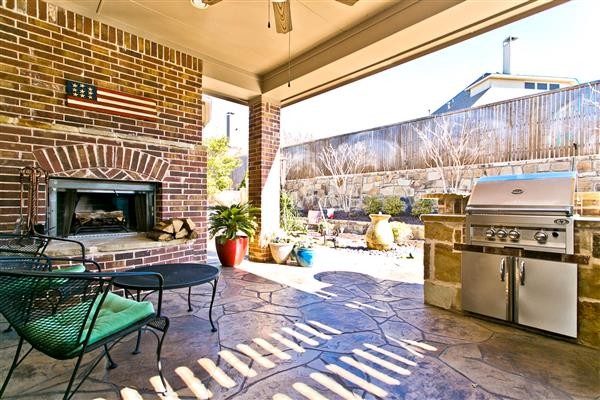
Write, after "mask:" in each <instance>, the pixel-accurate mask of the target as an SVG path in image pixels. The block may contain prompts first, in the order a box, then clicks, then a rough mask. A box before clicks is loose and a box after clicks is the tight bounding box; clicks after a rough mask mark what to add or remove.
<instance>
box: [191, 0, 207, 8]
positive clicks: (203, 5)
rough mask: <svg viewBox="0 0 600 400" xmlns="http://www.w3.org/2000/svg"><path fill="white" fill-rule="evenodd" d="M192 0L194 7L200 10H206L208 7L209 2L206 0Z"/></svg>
mask: <svg viewBox="0 0 600 400" xmlns="http://www.w3.org/2000/svg"><path fill="white" fill-rule="evenodd" d="M190 2H191V3H192V5H193V6H194V7H196V8H197V9H199V10H205V9H207V8H208V4H206V3H205V2H204V1H202V0H190Z"/></svg>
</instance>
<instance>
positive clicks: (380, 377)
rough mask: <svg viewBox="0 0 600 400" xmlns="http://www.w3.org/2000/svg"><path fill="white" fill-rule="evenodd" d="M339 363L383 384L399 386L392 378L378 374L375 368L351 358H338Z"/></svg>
mask: <svg viewBox="0 0 600 400" xmlns="http://www.w3.org/2000/svg"><path fill="white" fill-rule="evenodd" d="M340 361H343V362H345V363H346V364H348V365H350V366H351V367H354V368H356V369H358V370H359V371H362V372H364V373H365V374H367V375H370V376H372V377H373V378H375V379H377V380H379V381H381V382H383V383H385V384H388V385H399V384H400V381H399V380H398V379H396V378H392V377H391V376H389V375H387V374H384V373H383V372H380V371H378V370H376V369H375V368H373V367H370V366H368V365H367V364H363V363H361V362H360V361H356V360H355V359H354V358H352V357H348V356H342V357H340Z"/></svg>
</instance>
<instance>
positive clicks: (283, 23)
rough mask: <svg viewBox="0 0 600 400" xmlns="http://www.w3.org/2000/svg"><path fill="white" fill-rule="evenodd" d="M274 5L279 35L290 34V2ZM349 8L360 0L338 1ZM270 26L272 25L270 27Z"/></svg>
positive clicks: (204, 0)
mask: <svg viewBox="0 0 600 400" xmlns="http://www.w3.org/2000/svg"><path fill="white" fill-rule="evenodd" d="M190 1H191V3H192V5H193V6H194V7H196V8H199V9H201V10H202V9H205V8H208V7H209V6H212V5H214V4H217V3H219V2H220V1H221V0H190ZM268 1H270V3H271V4H273V14H274V15H275V28H276V29H277V33H288V32H290V31H291V30H292V13H291V11H290V0H268ZM336 1H338V2H340V3H342V4H345V5H347V6H353V5H354V4H355V3H356V2H357V1H358V0H336ZM269 26H270V25H269Z"/></svg>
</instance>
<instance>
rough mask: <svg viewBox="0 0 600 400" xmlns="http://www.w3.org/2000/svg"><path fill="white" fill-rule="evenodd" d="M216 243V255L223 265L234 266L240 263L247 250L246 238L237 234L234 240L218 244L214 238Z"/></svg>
mask: <svg viewBox="0 0 600 400" xmlns="http://www.w3.org/2000/svg"><path fill="white" fill-rule="evenodd" d="M215 241H216V242H215V243H216V245H217V256H219V261H220V262H221V264H222V265H223V266H224V267H235V266H236V265H240V263H241V262H242V260H243V259H244V256H245V255H246V252H247V251H248V238H247V237H246V236H238V237H237V238H236V239H235V240H226V241H225V243H223V244H220V243H219V240H218V238H216V239H215Z"/></svg>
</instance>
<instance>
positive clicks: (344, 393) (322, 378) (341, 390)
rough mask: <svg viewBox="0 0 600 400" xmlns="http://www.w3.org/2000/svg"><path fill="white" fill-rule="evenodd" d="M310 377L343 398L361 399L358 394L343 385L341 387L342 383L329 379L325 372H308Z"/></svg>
mask: <svg viewBox="0 0 600 400" xmlns="http://www.w3.org/2000/svg"><path fill="white" fill-rule="evenodd" d="M310 377H311V378H312V379H314V380H315V381H317V382H319V383H320V384H321V385H323V386H325V387H326V388H327V389H329V390H331V391H332V392H333V393H335V394H337V395H338V396H340V397H341V398H343V399H344V400H361V399H362V398H361V397H360V396H359V395H357V394H355V393H352V392H351V391H349V390H348V389H346V388H345V387H343V386H342V385H340V384H339V383H337V382H336V381H335V380H333V379H331V378H330V377H328V376H327V375H325V374H322V373H320V372H313V373H312V374H310Z"/></svg>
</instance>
